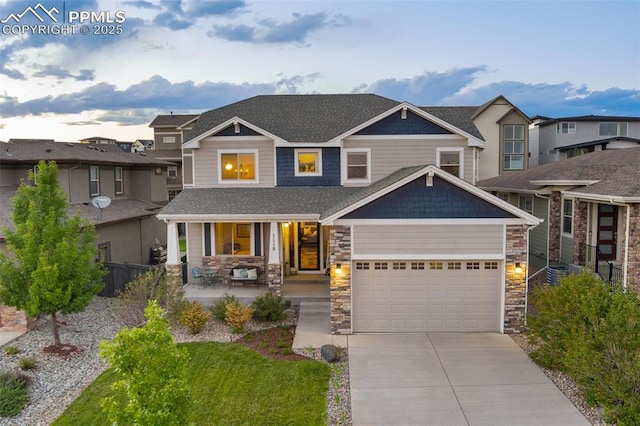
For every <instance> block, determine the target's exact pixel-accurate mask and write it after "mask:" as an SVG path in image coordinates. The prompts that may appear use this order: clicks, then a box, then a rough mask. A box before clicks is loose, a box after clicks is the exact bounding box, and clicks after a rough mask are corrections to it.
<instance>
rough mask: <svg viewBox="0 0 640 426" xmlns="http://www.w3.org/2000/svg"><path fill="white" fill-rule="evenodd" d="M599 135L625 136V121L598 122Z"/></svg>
mask: <svg viewBox="0 0 640 426" xmlns="http://www.w3.org/2000/svg"><path fill="white" fill-rule="evenodd" d="M600 136H627V123H615V122H608V123H600Z"/></svg>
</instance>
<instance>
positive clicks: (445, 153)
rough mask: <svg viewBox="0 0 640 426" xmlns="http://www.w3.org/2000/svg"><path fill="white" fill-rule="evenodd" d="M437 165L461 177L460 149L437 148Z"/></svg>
mask: <svg viewBox="0 0 640 426" xmlns="http://www.w3.org/2000/svg"><path fill="white" fill-rule="evenodd" d="M436 151H437V153H438V158H437V166H438V167H440V168H441V169H442V170H444V171H445V172H447V173H451V174H452V175H454V176H457V177H459V178H461V177H462V149H459V150H458V149H446V148H438V149H437V150H436Z"/></svg>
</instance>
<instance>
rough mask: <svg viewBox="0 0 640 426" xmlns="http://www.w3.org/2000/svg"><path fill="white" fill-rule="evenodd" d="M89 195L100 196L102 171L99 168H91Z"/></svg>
mask: <svg viewBox="0 0 640 426" xmlns="http://www.w3.org/2000/svg"><path fill="white" fill-rule="evenodd" d="M89 194H90V195H91V196H94V195H100V169H99V168H98V166H89Z"/></svg>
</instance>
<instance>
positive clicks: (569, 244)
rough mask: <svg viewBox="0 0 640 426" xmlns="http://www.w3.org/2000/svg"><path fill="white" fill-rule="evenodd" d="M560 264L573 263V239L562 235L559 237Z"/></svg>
mask: <svg viewBox="0 0 640 426" xmlns="http://www.w3.org/2000/svg"><path fill="white" fill-rule="evenodd" d="M560 263H564V264H567V265H569V264H571V263H573V237H567V236H566V235H562V237H560Z"/></svg>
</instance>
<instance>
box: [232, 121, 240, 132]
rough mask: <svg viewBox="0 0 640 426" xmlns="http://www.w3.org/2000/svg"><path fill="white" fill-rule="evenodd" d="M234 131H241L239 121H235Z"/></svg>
mask: <svg viewBox="0 0 640 426" xmlns="http://www.w3.org/2000/svg"><path fill="white" fill-rule="evenodd" d="M233 133H240V123H238V122H237V121H236V122H234V123H233Z"/></svg>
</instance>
